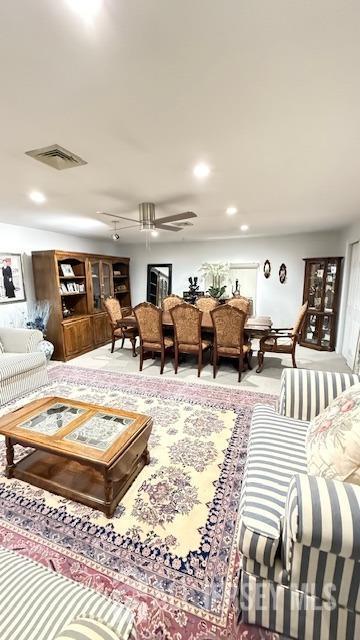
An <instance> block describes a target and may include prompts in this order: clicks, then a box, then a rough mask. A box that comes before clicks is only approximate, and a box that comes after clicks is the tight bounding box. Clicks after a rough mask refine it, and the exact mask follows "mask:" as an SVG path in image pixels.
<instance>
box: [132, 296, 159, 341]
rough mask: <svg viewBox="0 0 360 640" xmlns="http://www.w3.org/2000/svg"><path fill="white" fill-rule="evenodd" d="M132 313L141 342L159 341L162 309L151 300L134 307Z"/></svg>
mask: <svg viewBox="0 0 360 640" xmlns="http://www.w3.org/2000/svg"><path fill="white" fill-rule="evenodd" d="M134 315H135V318H136V322H137V325H138V329H139V334H140V338H141V340H142V341H143V342H161V341H162V338H163V332H162V311H161V309H159V307H156V306H155V305H154V304H151V302H142V303H141V304H138V305H137V306H136V307H134Z"/></svg>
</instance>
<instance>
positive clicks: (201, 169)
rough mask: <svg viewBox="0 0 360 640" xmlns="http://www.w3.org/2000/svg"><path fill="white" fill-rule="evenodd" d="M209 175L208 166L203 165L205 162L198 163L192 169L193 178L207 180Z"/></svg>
mask: <svg viewBox="0 0 360 640" xmlns="http://www.w3.org/2000/svg"><path fill="white" fill-rule="evenodd" d="M209 173H210V167H209V165H207V164H205V162H199V163H198V164H196V165H195V167H194V176H196V177H197V178H207V177H208V175H209Z"/></svg>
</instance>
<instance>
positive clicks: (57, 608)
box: [0, 548, 136, 640]
mask: <svg viewBox="0 0 360 640" xmlns="http://www.w3.org/2000/svg"><path fill="white" fill-rule="evenodd" d="M0 594H1V597H0V638H1V640H59V639H60V638H61V639H62V640H64V638H66V639H67V640H77V639H78V640H80V639H81V640H95V639H96V640H109V639H110V640H114V639H115V640H135V637H136V636H135V629H134V619H133V614H132V612H131V611H130V610H129V609H128V608H127V607H125V606H124V605H123V604H121V603H118V602H114V601H113V600H110V599H109V598H107V597H105V596H104V595H102V594H101V593H97V592H95V591H93V590H92V589H89V588H87V587H83V586H82V585H81V584H79V583H77V582H73V581H72V580H69V579H68V578H64V577H63V576H61V575H59V574H58V573H55V572H54V571H51V570H49V569H47V568H45V567H43V566H42V565H40V564H38V563H37V562H33V561H32V560H29V559H27V558H24V557H22V556H20V555H18V554H16V553H15V552H14V551H8V550H6V549H2V548H0ZM91 620H94V624H91ZM80 621H81V623H80ZM86 621H88V622H86ZM77 622H78V624H76V623H77ZM96 622H99V623H100V624H99V625H97V624H96ZM101 623H102V624H101ZM79 629H81V630H82V631H81V633H80V630H79Z"/></svg>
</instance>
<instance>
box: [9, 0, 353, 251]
mask: <svg viewBox="0 0 360 640" xmlns="http://www.w3.org/2000/svg"><path fill="white" fill-rule="evenodd" d="M359 25H360V3H359V1H358V0H354V1H351V0H337V1H333V0H315V1H314V0H291V1H290V0H271V2H268V1H267V0H251V1H249V0H152V1H150V0H103V8H102V10H101V12H100V14H99V15H98V16H97V19H96V21H95V23H94V25H93V27H92V28H90V27H89V26H88V25H85V24H84V23H83V22H82V20H81V19H80V17H79V16H78V15H77V14H75V13H74V12H73V11H72V10H71V9H70V8H69V5H68V3H67V2H66V0H52V1H51V0H36V2H34V1H32V0H1V2H0V30H1V32H0V33H1V37H0V70H1V76H0V77H1V100H0V118H1V120H0V122H1V144H0V159H1V177H0V220H1V221H3V222H10V223H17V224H24V225H29V226H35V227H39V228H44V229H52V230H56V231H62V232H69V231H70V232H72V233H75V234H79V235H84V236H91V235H98V236H104V235H105V236H109V234H110V228H109V226H105V225H104V224H103V223H104V222H106V223H107V225H108V223H109V221H108V220H107V219H105V218H101V216H97V215H96V211H97V210H106V211H110V212H114V213H116V212H117V213H120V214H121V213H122V214H123V215H130V217H131V216H134V217H136V216H137V207H136V205H137V203H139V202H141V201H144V200H145V201H153V202H155V203H163V204H162V205H161V206H160V205H159V207H158V209H157V213H158V215H159V216H160V215H170V214H172V213H177V212H180V211H183V210H186V209H192V210H194V211H196V212H197V214H198V216H199V217H198V219H197V220H195V225H194V227H192V228H190V229H188V230H186V231H184V232H182V231H181V232H179V233H178V234H175V233H171V232H164V231H163V232H161V233H160V235H159V238H158V239H157V240H156V242H158V241H162V240H164V241H169V240H179V239H182V238H186V239H188V240H194V239H205V238H225V237H231V238H234V237H235V236H237V235H242V234H241V232H240V230H239V228H240V224H243V223H247V224H249V225H250V232H249V233H251V234H256V235H257V234H261V235H264V234H265V235H266V234H270V233H271V234H273V233H279V234H280V233H289V232H297V231H304V230H312V229H314V230H315V229H322V228H332V227H337V226H344V225H345V224H346V223H348V222H351V221H352V220H355V219H356V218H358V217H359V212H360V179H359V178H360V152H359V151H360V81H359V78H360V38H359ZM54 143H58V144H60V145H62V146H64V147H66V148H68V149H70V150H71V151H73V152H74V153H76V154H78V155H80V156H82V157H83V158H84V159H85V160H86V161H87V162H88V164H87V165H85V166H83V167H79V168H75V169H70V170H66V171H56V170H55V169H52V168H49V167H47V166H45V165H43V164H41V163H39V162H36V161H35V160H33V159H31V158H29V157H28V156H26V155H24V152H25V151H27V150H29V149H33V148H37V147H43V146H46V145H50V144H54ZM198 161H205V162H207V163H209V164H210V166H211V168H212V172H211V175H210V177H209V178H208V179H206V180H203V181H199V180H197V179H196V178H195V177H194V176H193V174H192V168H193V166H194V164H195V163H196V162H198ZM32 189H37V190H40V191H43V192H44V193H45V194H46V196H47V202H46V203H45V204H43V205H41V206H39V205H35V204H33V203H32V202H30V200H29V199H28V193H29V191H31V190H32ZM229 205H235V206H237V208H238V214H237V215H236V216H233V217H229V216H227V215H226V214H225V209H226V207H228V206H229ZM96 220H102V222H103V223H99V222H96ZM124 224H126V223H124ZM124 240H125V241H126V242H128V241H129V242H136V241H140V240H141V242H143V239H142V238H140V237H139V233H138V232H133V231H131V232H126V234H125V233H124Z"/></svg>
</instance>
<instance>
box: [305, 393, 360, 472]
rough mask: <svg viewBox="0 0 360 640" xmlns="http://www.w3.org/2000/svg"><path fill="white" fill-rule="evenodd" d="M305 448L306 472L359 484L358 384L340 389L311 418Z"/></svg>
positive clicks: (359, 409) (359, 421) (359, 394)
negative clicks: (325, 405) (327, 404)
mask: <svg viewBox="0 0 360 640" xmlns="http://www.w3.org/2000/svg"><path fill="white" fill-rule="evenodd" d="M306 450H307V461H308V471H309V473H312V474H313V475H316V476H321V477H323V478H329V479H333V480H342V481H346V482H352V483H354V484H360V384H356V385H354V386H353V387H351V388H350V389H347V390H346V391H344V392H343V393H341V394H340V395H339V396H338V397H337V398H335V400H333V402H331V404H330V405H329V406H328V407H327V408H326V409H324V410H323V411H322V412H321V413H319V415H318V416H317V417H316V418H314V420H313V421H312V422H311V424H310V427H309V430H308V434H307V438H306Z"/></svg>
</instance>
